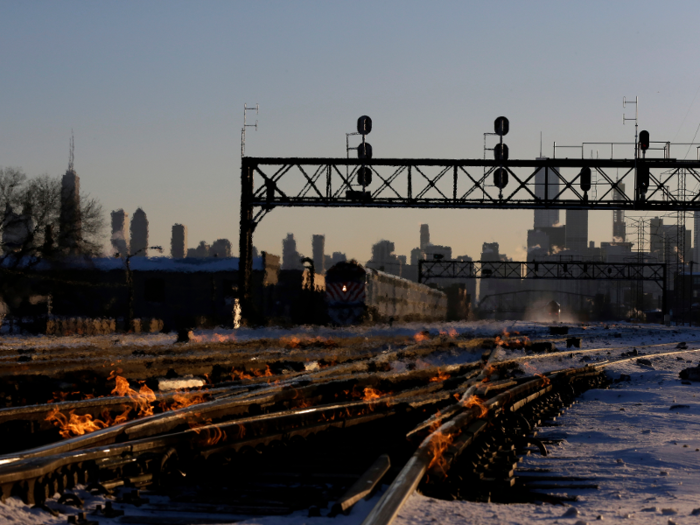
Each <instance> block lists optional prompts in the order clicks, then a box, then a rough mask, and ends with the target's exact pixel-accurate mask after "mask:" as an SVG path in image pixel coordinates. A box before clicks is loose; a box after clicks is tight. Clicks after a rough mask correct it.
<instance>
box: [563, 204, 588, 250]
mask: <svg viewBox="0 0 700 525" xmlns="http://www.w3.org/2000/svg"><path fill="white" fill-rule="evenodd" d="M566 248H567V249H568V250H574V251H577V252H579V254H583V253H584V252H585V251H586V248H588V210H566Z"/></svg>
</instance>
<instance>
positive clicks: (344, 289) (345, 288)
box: [343, 285, 348, 293]
mask: <svg viewBox="0 0 700 525" xmlns="http://www.w3.org/2000/svg"><path fill="white" fill-rule="evenodd" d="M347 291H348V287H347V286H345V285H343V293H345V292H347Z"/></svg>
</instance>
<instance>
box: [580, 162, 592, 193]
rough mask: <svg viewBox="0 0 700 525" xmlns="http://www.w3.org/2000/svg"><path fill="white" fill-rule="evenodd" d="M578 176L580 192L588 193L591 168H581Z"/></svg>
mask: <svg viewBox="0 0 700 525" xmlns="http://www.w3.org/2000/svg"><path fill="white" fill-rule="evenodd" d="M579 176H580V177H581V190H582V191H585V192H587V191H589V190H590V189H591V168H589V167H588V166H585V167H583V168H581V173H579Z"/></svg>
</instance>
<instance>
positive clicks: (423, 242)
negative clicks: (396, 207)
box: [420, 224, 430, 250]
mask: <svg viewBox="0 0 700 525" xmlns="http://www.w3.org/2000/svg"><path fill="white" fill-rule="evenodd" d="M429 244H430V230H429V228H428V225H427V224H421V225H420V249H421V250H425V248H426V247H427V246H428V245H429Z"/></svg>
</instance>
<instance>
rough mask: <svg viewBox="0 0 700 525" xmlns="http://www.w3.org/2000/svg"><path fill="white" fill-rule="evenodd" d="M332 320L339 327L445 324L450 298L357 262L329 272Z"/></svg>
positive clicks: (328, 292) (327, 303) (327, 289)
mask: <svg viewBox="0 0 700 525" xmlns="http://www.w3.org/2000/svg"><path fill="white" fill-rule="evenodd" d="M326 305H327V308H328V317H329V318H330V320H331V322H332V323H334V324H337V325H351V324H359V323H364V322H369V323H372V322H375V323H381V322H392V321H396V322H410V321H444V320H445V319H446V316H447V296H446V295H445V294H444V293H443V292H441V291H439V290H436V289H434V288H431V287H429V286H426V285H424V284H418V283H414V282H413V281H409V280H407V279H402V278H400V277H396V276H395V275H390V274H388V273H384V272H381V271H378V270H374V269H372V268H365V267H364V266H362V265H361V264H359V263H357V262H355V261H349V262H341V263H338V264H336V265H334V266H333V267H331V268H330V269H328V270H327V271H326Z"/></svg>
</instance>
